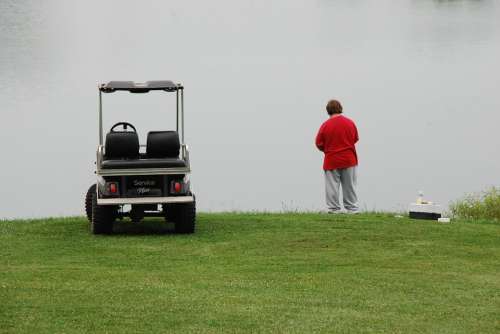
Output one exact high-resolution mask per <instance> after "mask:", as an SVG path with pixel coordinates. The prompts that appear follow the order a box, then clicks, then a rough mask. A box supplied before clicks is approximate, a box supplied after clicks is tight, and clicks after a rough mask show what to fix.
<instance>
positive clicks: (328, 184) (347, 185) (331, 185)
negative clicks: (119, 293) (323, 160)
mask: <svg viewBox="0 0 500 334" xmlns="http://www.w3.org/2000/svg"><path fill="white" fill-rule="evenodd" d="M356 182H357V180H356V166H354V167H349V168H341V169H334V170H325V190H326V206H327V207H328V211H331V212H334V211H338V210H340V201H339V188H340V185H342V197H343V201H344V208H345V209H346V210H347V211H350V212H357V211H358V210H359V208H358V197H357V196H356Z"/></svg>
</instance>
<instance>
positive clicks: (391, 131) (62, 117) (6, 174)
mask: <svg viewBox="0 0 500 334" xmlns="http://www.w3.org/2000/svg"><path fill="white" fill-rule="evenodd" d="M499 59H500V2H499V1H493V0H491V1H487V0H484V1H481V0H475V1H472V0H471V1H465V0H464V1H459V0H457V1H452V0H448V1H446V0H440V1H438V0H434V1H432V0H413V1H411V0H407V1H401V0H392V1H388V0H386V1H384V0H370V1H369V0H366V1H362V0H339V1H333V0H330V1H328V0H308V1H306V0H286V1H285V0H281V1H263V0H254V1H250V0H249V1H230V0H215V1H96V0H93V1H62V0H60V1H53V0H51V1H25V0H16V1H14V0H11V1H7V0H5V1H2V2H1V3H0V75H1V79H0V112H1V124H2V131H1V132H0V140H1V146H0V147H1V149H2V156H3V158H2V167H1V174H0V182H1V190H0V217H41V216H59V215H78V214H83V196H84V193H85V192H86V190H87V188H88V186H89V185H90V184H91V183H92V182H93V180H94V174H93V170H94V169H93V168H94V161H95V149H96V145H97V141H98V133H97V88H96V87H97V83H99V82H106V81H109V80H135V81H145V80H154V79H172V80H174V81H176V82H182V83H183V84H184V85H185V87H186V92H185V95H186V141H187V143H188V144H189V145H190V148H191V160H192V167H193V174H192V182H193V185H194V188H195V190H196V193H197V198H198V207H199V209H200V210H203V211H220V210H251V211H253V210H258V211H261V210H268V211H281V210H320V209H323V208H324V190H323V189H324V188H323V187H324V186H323V173H322V170H321V161H322V156H321V154H320V153H319V152H317V151H316V150H315V147H314V144H313V141H314V137H315V134H316V131H317V129H318V127H319V125H320V124H321V123H322V122H323V121H324V120H325V119H326V112H325V109H324V106H325V104H326V102H327V100H328V99H330V98H337V99H339V100H340V101H341V102H342V103H343V105H344V112H345V115H346V116H348V117H351V118H352V119H354V120H355V121H356V122H357V125H358V129H359V133H360V142H359V145H358V153H359V157H360V165H359V198H360V203H361V207H362V208H363V209H365V210H401V209H404V208H405V207H406V206H407V204H408V203H409V202H411V201H413V200H414V199H415V198H416V196H417V191H418V190H423V191H424V193H425V195H426V197H428V198H429V199H430V200H433V201H436V202H439V203H442V204H444V205H446V204H448V203H449V202H450V201H451V200H454V199H456V198H459V197H461V196H462V195H463V194H464V193H467V192H472V191H480V190H482V189H484V188H486V187H488V186H492V185H499V184H500V148H499V144H500V131H499V126H500V113H499V111H500V94H499V93H500V91H499V88H500V75H499V74H500V73H499V72H500V70H499V68H500V67H499V65H498V61H499ZM173 101H174V97H173V96H172V95H168V94H160V93H156V94H149V95H131V94H128V93H117V94H110V95H106V96H105V97H104V113H105V117H104V118H105V122H106V128H108V127H109V126H111V125H112V124H113V123H114V122H117V121H122V120H125V121H129V122H132V123H133V124H135V125H136V127H137V128H138V130H139V133H140V136H141V139H142V141H145V136H146V133H147V131H149V130H162V129H172V128H173V127H174V124H173V117H172V116H173V112H174V109H173Z"/></svg>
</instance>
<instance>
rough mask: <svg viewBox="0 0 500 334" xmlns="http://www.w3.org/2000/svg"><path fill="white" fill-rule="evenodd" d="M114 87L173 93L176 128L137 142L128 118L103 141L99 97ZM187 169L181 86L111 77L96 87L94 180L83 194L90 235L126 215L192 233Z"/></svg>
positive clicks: (104, 231)
mask: <svg viewBox="0 0 500 334" xmlns="http://www.w3.org/2000/svg"><path fill="white" fill-rule="evenodd" d="M117 91H128V92H130V93H148V92H150V91H165V92H172V93H175V96H176V114H177V121H176V128H175V131H150V132H148V134H147V140H146V145H140V144H139V136H138V133H137V130H136V128H135V127H134V126H133V125H132V124H130V123H128V122H118V123H116V124H114V125H113V126H112V127H111V129H110V130H109V132H108V133H107V134H106V138H105V142H104V143H103V124H102V123H103V122H102V95H103V93H105V94H106V93H114V92H117ZM120 128H121V129H120ZM179 133H180V134H181V137H180V140H179ZM190 171H191V168H190V163H189V151H188V148H187V146H186V144H185V143H184V87H183V86H182V85H180V84H176V83H174V82H172V81H147V82H145V83H134V82H132V81H110V82H108V83H107V84H101V85H99V146H98V147H97V161H96V172H95V174H96V175H97V182H96V184H93V185H92V186H90V188H89V190H88V192H87V195H86V197H85V212H86V214H87V218H88V220H89V222H90V230H91V232H92V233H93V234H109V233H112V231H113V224H114V222H115V221H116V220H117V219H119V220H122V219H123V218H125V217H128V218H130V219H131V220H132V221H133V222H140V221H141V220H142V219H143V218H144V217H163V218H165V219H166V220H167V221H169V222H173V223H174V226H175V232H176V233H193V232H194V229H195V218H196V202H195V196H194V195H193V194H192V192H191V189H190V182H189V173H190Z"/></svg>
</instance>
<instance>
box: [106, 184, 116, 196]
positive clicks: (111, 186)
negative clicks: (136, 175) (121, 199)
mask: <svg viewBox="0 0 500 334" xmlns="http://www.w3.org/2000/svg"><path fill="white" fill-rule="evenodd" d="M108 189H109V192H110V193H112V194H116V193H117V192H118V187H117V185H116V183H109V184H108Z"/></svg>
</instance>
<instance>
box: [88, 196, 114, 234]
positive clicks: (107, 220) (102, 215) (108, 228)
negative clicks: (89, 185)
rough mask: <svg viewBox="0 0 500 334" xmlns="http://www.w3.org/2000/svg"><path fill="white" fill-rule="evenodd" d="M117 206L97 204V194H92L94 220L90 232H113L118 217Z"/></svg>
mask: <svg viewBox="0 0 500 334" xmlns="http://www.w3.org/2000/svg"><path fill="white" fill-rule="evenodd" d="M116 212H117V210H116V208H115V207H114V206H110V205H97V194H96V193H95V192H94V193H93V194H92V221H91V222H90V232H92V234H111V233H112V232H113V223H114V222H115V218H116Z"/></svg>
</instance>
